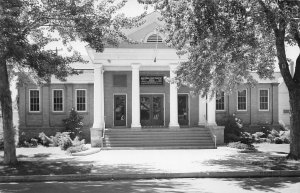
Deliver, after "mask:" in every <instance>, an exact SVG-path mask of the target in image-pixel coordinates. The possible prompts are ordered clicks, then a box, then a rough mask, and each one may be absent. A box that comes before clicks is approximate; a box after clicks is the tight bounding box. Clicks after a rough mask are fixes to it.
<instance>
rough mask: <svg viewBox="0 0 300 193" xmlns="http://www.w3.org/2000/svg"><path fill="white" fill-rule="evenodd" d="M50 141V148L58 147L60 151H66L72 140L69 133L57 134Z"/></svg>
mask: <svg viewBox="0 0 300 193" xmlns="http://www.w3.org/2000/svg"><path fill="white" fill-rule="evenodd" d="M51 140H52V141H53V144H52V146H55V147H56V146H59V147H60V148H61V149H62V150H66V149H68V148H69V147H71V146H72V139H71V137H70V134H69V132H62V133H60V132H57V133H56V134H55V136H54V137H53V136H51Z"/></svg>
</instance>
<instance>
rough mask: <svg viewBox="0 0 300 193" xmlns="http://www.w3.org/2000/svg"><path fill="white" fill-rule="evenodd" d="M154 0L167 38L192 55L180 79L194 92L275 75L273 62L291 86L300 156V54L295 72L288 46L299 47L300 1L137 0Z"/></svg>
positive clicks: (294, 148)
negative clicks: (293, 71) (287, 50)
mask: <svg viewBox="0 0 300 193" xmlns="http://www.w3.org/2000/svg"><path fill="white" fill-rule="evenodd" d="M139 2H141V3H145V4H155V6H156V9H157V10H159V11H160V12H161V14H162V19H163V20H164V21H165V25H164V26H163V29H161V30H162V31H163V32H164V33H165V34H166V36H167V37H166V40H165V41H166V43H167V44H168V45H170V46H172V47H174V48H176V49H177V51H178V54H186V55H188V60H187V61H185V62H182V63H181V65H180V67H179V68H178V70H177V74H178V76H177V81H178V82H179V83H180V84H183V85H188V86H190V87H192V88H193V89H194V90H195V92H196V93H202V95H206V94H207V93H211V94H214V93H215V92H216V91H217V90H224V91H225V92H231V91H233V90H234V89H236V88H237V86H238V85H240V84H243V83H244V82H245V81H246V82H247V83H248V84H250V85H253V84H255V83H256V81H255V80H254V79H253V77H252V75H251V74H252V72H256V73H257V74H258V75H259V77H260V78H272V77H273V72H274V68H275V63H276V62H277V63H278V67H279V69H280V72H281V75H282V77H283V79H284V82H285V84H286V85H287V88H288V90H289V96H290V106H291V144H290V153H289V156H288V157H289V158H293V159H299V158H300V55H299V56H298V58H297V60H296V69H295V74H294V76H292V75H291V73H290V70H289V64H290V63H291V62H292V61H291V60H290V59H288V58H287V56H286V51H285V50H286V46H288V45H290V46H298V47H300V14H299V12H300V2H299V1H293V0H181V1H179V0H139Z"/></svg>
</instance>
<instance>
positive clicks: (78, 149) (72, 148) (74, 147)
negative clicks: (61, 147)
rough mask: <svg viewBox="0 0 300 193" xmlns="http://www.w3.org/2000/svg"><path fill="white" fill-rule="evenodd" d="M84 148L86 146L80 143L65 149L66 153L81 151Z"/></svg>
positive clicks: (85, 148)
mask: <svg viewBox="0 0 300 193" xmlns="http://www.w3.org/2000/svg"><path fill="white" fill-rule="evenodd" d="M85 150H88V148H87V147H86V146H85V145H84V144H81V145H76V146H72V147H69V148H68V149H67V153H68V154H72V153H77V152H82V151H85Z"/></svg>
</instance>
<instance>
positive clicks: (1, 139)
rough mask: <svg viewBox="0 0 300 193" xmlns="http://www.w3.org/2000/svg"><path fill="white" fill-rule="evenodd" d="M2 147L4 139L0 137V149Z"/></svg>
mask: <svg viewBox="0 0 300 193" xmlns="http://www.w3.org/2000/svg"><path fill="white" fill-rule="evenodd" d="M3 149H4V140H3V138H0V150H3Z"/></svg>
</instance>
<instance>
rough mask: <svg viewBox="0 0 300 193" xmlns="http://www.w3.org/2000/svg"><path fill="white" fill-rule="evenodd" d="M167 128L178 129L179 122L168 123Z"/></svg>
mask: <svg viewBox="0 0 300 193" xmlns="http://www.w3.org/2000/svg"><path fill="white" fill-rule="evenodd" d="M169 129H175V130H176V129H180V126H179V124H169Z"/></svg>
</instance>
